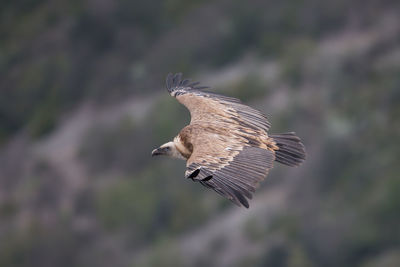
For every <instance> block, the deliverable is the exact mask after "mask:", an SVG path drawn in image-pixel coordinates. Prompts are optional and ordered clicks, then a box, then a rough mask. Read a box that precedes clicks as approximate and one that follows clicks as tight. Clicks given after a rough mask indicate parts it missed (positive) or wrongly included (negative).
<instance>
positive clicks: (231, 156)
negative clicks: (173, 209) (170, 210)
mask: <svg viewBox="0 0 400 267" xmlns="http://www.w3.org/2000/svg"><path fill="white" fill-rule="evenodd" d="M198 84H199V83H198V82H193V83H191V82H190V80H186V79H182V74H181V73H178V74H175V75H173V74H171V73H170V74H168V76H167V80H166V87H167V90H168V92H169V93H170V94H171V96H173V97H175V98H176V99H177V100H178V101H179V102H180V103H182V104H183V105H185V106H186V108H187V109H189V111H190V116H191V121H190V124H189V125H187V126H186V127H184V128H183V129H182V130H181V131H180V132H179V134H178V135H177V136H176V137H175V138H174V139H173V141H171V142H168V143H166V144H163V145H162V146H160V147H159V148H157V149H154V150H153V151H152V155H153V156H156V155H166V156H170V157H174V158H179V159H183V160H186V168H187V169H186V172H185V177H186V178H190V179H192V180H193V181H198V182H200V183H201V184H202V185H204V186H206V187H209V188H212V189H213V190H215V191H216V192H217V193H219V194H220V195H222V196H224V197H226V198H228V199H229V200H231V201H232V202H233V203H235V204H237V205H238V206H241V205H243V206H245V207H246V208H248V207H249V203H248V201H247V199H251V198H252V193H254V192H255V189H256V188H257V187H258V185H259V183H260V181H262V180H264V178H265V177H266V176H267V174H268V171H269V170H270V169H271V168H272V165H273V162H274V160H275V161H277V162H280V163H283V164H286V165H288V166H297V165H299V164H300V163H302V162H303V161H304V160H305V156H306V154H305V149H304V145H303V144H302V143H301V142H300V138H299V137H297V136H296V134H295V133H294V132H289V133H284V134H276V135H268V133H267V132H268V130H269V128H270V123H269V122H268V120H267V117H266V116H264V115H263V114H262V113H261V112H259V111H257V110H255V109H253V108H251V107H249V106H246V105H244V104H243V103H242V102H241V101H240V100H239V99H236V98H232V97H226V96H222V95H217V94H214V93H210V92H206V91H204V90H202V89H204V88H206V87H200V86H198Z"/></svg>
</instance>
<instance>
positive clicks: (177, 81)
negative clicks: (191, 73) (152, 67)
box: [165, 72, 208, 93]
mask: <svg viewBox="0 0 400 267" xmlns="http://www.w3.org/2000/svg"><path fill="white" fill-rule="evenodd" d="M182 76H183V75H182V73H181V72H178V73H176V74H172V73H168V75H167V78H166V81H165V84H166V87H167V90H168V92H169V93H172V92H174V91H175V90H177V89H182V88H185V89H188V90H191V89H197V90H201V89H204V88H208V87H207V86H197V85H198V84H199V82H192V83H190V79H182Z"/></svg>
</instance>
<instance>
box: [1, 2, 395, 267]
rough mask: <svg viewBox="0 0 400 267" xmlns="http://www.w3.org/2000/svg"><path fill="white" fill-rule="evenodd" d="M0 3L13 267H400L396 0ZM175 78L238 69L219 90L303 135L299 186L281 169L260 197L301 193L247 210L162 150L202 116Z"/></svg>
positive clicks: (8, 250) (7, 245) (5, 181)
mask: <svg viewBox="0 0 400 267" xmlns="http://www.w3.org/2000/svg"><path fill="white" fill-rule="evenodd" d="M0 6H1V9H0V40H2V41H1V42H0V90H1V96H0V236H1V240H2V242H0V266H21V267H22V266H44V267H46V266H49V267H50V266H60V267H62V266H93V265H94V266H100V267H101V266H110V265H117V266H188V265H189V266H205V265H207V266H232V265H234V266H275V267H279V266H294V267H297V266H299V267H300V266H301V267H303V266H328V267H329V266H344V267H346V266H360V267H373V266H397V265H398V262H399V257H398V252H399V251H400V238H399V236H400V213H399V212H398V211H399V210H400V182H399V179H398V176H399V175H398V174H399V173H400V166H399V164H397V161H398V158H399V157H400V149H399V147H398V145H397V143H396V140H398V139H399V137H400V125H399V123H398V118H399V117H400V105H399V103H400V90H399V88H400V64H399V62H400V56H399V55H400V54H399V52H398V51H400V38H399V36H400V34H399V29H398V27H397V26H396V25H398V23H396V22H397V21H398V20H394V21H390V18H391V16H392V13H393V12H394V13H396V12H397V11H399V10H400V9H399V3H397V2H396V1H390V0H385V1H358V0H353V1H344V0H340V1H334V2H321V1H317V0H302V1H278V0H273V1H257V0H254V1H253V0H252V1H246V2H243V1H230V2H229V1H222V0H218V1H198V0H190V1H182V0H168V1H159V0H157V1H151V2H150V1H143V0H138V1H126V0H120V1H111V0H104V1H57V3H55V2H54V3H53V2H51V1H48V0H40V1H31V0H23V1H16V2H15V1H3V2H2V3H1V4H0ZM397 13H398V12H397ZM397 13H396V14H397ZM386 20H388V22H387V21H386ZM385 21H386V22H385ZM385 23H386V24H385ZM385 32H388V33H387V34H385ZM249 60H250V61H252V62H255V63H254V64H256V65H255V66H257V67H253V68H249V66H253V65H251V64H248V62H249ZM267 63H268V64H271V63H272V65H274V66H276V74H274V75H273V77H272V78H271V79H269V78H268V77H270V76H268V75H269V74H268V73H266V72H267V71H265V73H264V69H263V67H264V64H267ZM257 64H258V65H257ZM232 66H233V67H232ZM235 68H237V69H240V71H238V72H234V71H235ZM231 69H234V70H233V71H232V73H234V75H230V74H231V72H229V71H230V70H231ZM175 71H182V72H184V73H185V76H188V77H191V76H192V78H196V75H199V76H201V77H206V78H207V77H210V78H217V79H214V80H218V79H221V82H220V84H218V83H217V84H208V83H207V81H206V80H204V81H203V83H204V84H205V85H211V86H215V87H216V88H217V89H221V90H220V92H221V93H223V94H226V95H230V96H233V97H238V98H240V99H241V100H242V101H243V102H245V103H248V104H250V105H252V104H254V103H255V104H256V105H258V108H260V110H263V111H266V110H268V112H271V113H272V116H271V120H272V122H273V125H272V129H271V131H272V132H279V131H289V130H290V131H291V130H296V132H297V133H298V134H299V135H300V136H301V137H302V139H303V140H304V142H305V144H306V147H307V150H308V159H307V162H306V164H305V165H304V166H303V167H301V168H298V169H297V170H296V177H295V178H296V179H291V180H289V179H286V180H285V177H286V176H287V175H288V174H287V173H289V171H286V168H285V171H282V169H284V168H283V167H282V168H279V167H278V168H275V169H274V170H273V171H272V172H271V174H270V176H272V177H269V179H268V181H266V182H265V183H264V187H262V188H260V190H258V191H257V193H256V196H259V197H260V198H259V200H257V197H255V198H256V199H254V200H252V201H254V202H256V201H260V199H262V197H263V196H264V195H268V194H270V193H274V192H273V190H274V188H278V187H285V188H286V186H287V188H288V189H287V190H286V191H284V193H285V194H289V190H290V189H289V188H292V189H291V190H293V192H291V191H290V193H291V194H292V195H290V197H289V199H288V200H286V201H287V202H288V204H287V206H285V205H284V204H282V205H283V207H285V209H284V210H281V211H280V212H278V214H269V213H268V212H266V211H265V210H264V209H263V208H258V210H256V211H257V212H253V213H252V210H251V208H250V210H249V211H245V210H243V211H242V210H239V211H238V209H235V208H233V207H232V205H231V203H229V201H226V200H225V199H222V198H220V197H219V196H218V195H216V194H215V193H214V192H211V191H208V190H206V189H204V188H202V187H201V186H200V185H199V184H195V183H193V182H192V181H190V180H185V179H183V178H182V177H183V173H184V170H185V164H184V163H183V162H180V161H173V160H169V159H163V158H153V159H152V158H151V156H150V152H151V150H152V149H154V148H155V147H157V146H159V145H160V144H162V143H165V142H167V141H169V140H171V139H172V138H173V137H174V136H175V135H176V134H177V132H178V130H179V129H181V128H182V127H184V126H185V125H186V124H187V123H189V121H190V116H189V112H188V111H187V110H186V109H185V108H184V107H183V106H182V105H180V104H179V103H177V102H176V100H175V99H173V98H171V97H169V96H168V95H167V94H166V93H165V91H164V89H162V87H163V80H164V78H165V74H166V73H168V72H175ZM221 73H222V75H221ZM224 73H226V74H227V75H226V76H225V74H224ZM200 74H201V75H200ZM264 74H265V76H264ZM267 74H268V75H267ZM221 76H223V77H221ZM229 77H233V78H232V79H230V78H229ZM225 78H226V80H225ZM211 80H212V79H211ZM227 84H228V85H229V86H227ZM222 89H223V90H222ZM226 89H229V90H228V91H227V90H226ZM160 90H161V91H160ZM159 92H162V93H163V96H162V98H160V97H158V96H159ZM153 98H154V99H153ZM146 99H150V101H149V104H148V108H147V109H145V110H146V112H143V114H136V113H135V112H131V111H126V112H120V111H119V110H120V108H121V103H125V102H126V101H128V102H129V101H132V103H140V104H142V103H141V102H142V100H143V105H145V103H146ZM87 106H90V107H91V108H92V109H93V110H94V112H93V113H91V114H90V115H88V116H87V117H85V116H81V117H80V116H79V115H81V114H82V113H83V111H82V112H81V113H80V112H79V110H80V109H81V108H82V107H84V108H83V110H84V111H85V108H86V107H87ZM275 109H276V110H275ZM105 110H107V111H110V114H106V115H110V116H109V117H107V116H106V115H99V114H98V113H97V111H99V113H101V114H104V113H107V112H104V111H105ZM100 111H101V112H100ZM118 112H120V113H121V114H120V113H118ZM71 114H72V115H73V116H71ZM76 114H77V115H76ZM115 114H119V115H115ZM74 115H76V117H74ZM84 115H85V114H84ZM86 115H87V114H86ZM98 116H102V117H104V118H105V119H104V118H103V119H101V120H99V119H97V118H98ZM82 117H84V118H86V119H84V120H83V123H82ZM66 122H76V123H75V124H74V123H70V124H66ZM65 125H67V126H68V127H64V128H60V126H65ZM59 129H65V133H62V134H60V133H59V131H55V130H59ZM81 130H82V136H80V135H79V134H77V133H80V131H81ZM75 135H77V136H78V137H77V138H76V140H75V139H73V137H74V136H75ZM71 136H72V137H71ZM71 140H75V141H74V142H75V143H74V142H72V141H71ZM282 176H283V177H282ZM289 176H290V175H289ZM289 178H293V177H289ZM271 180H272V181H271ZM282 180H283V181H282ZM269 182H270V183H269ZM267 183H269V184H267ZM267 187H268V190H271V191H272V192H269V191H267V190H266V188H267ZM293 188H294V189H293ZM258 204H260V203H258ZM250 205H251V206H252V202H251V203H250ZM252 207H253V206H252ZM265 209H267V208H265ZM241 220H242V221H243V223H242V224H241V225H242V227H236V228H233V227H232V225H235V223H238V222H240V221H241ZM225 224H226V225H225ZM238 224H239V223H238ZM215 225H216V226H217V227H219V228H216V229H220V230H221V231H217V230H215V229H213V228H212V227H213V226H215ZM239 225H240V224H239ZM210 229H211V230H210ZM196 234H197V236H198V238H199V240H195V241H196V242H190V240H191V239H190V238H193V237H196ZM207 235H212V236H211V237H210V236H207ZM200 237H201V238H200ZM188 240H189V241H188ZM197 241H199V242H197ZM192 243H195V244H194V245H193V244H192ZM182 244H189V245H188V247H187V248H185V247H182V246H183V245H182ZM196 245H197V246H196ZM199 247H201V248H202V249H199ZM185 249H186V250H185ZM191 249H193V251H190V252H191V253H192V254H190V253H187V254H188V255H186V254H185V253H183V251H186V252H187V251H189V250H191ZM198 251H200V252H198ZM232 262H233V263H234V264H233V263H232ZM396 264H397V265H396Z"/></svg>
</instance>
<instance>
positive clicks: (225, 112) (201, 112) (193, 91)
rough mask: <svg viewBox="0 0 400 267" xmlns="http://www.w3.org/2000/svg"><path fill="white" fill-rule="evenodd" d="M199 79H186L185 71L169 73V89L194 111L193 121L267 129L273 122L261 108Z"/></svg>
mask: <svg viewBox="0 0 400 267" xmlns="http://www.w3.org/2000/svg"><path fill="white" fill-rule="evenodd" d="M198 84H199V83H197V82H196V83H190V80H182V74H181V73H177V74H175V75H173V74H171V73H170V74H168V76H167V80H166V86H167V89H168V92H169V93H170V94H171V95H172V96H174V97H175V98H176V99H177V100H178V101H179V102H180V103H182V104H183V105H185V106H186V108H187V109H189V111H190V116H191V123H194V122H199V121H202V122H207V121H209V122H225V123H233V124H239V125H241V126H244V127H247V128H252V129H256V130H262V131H265V132H267V131H268V129H269V127H270V123H269V122H268V120H267V117H266V116H264V115H263V114H262V113H261V112H259V111H258V110H255V109H253V108H251V107H249V106H246V105H244V104H243V103H241V101H240V100H239V99H236V98H233V97H227V96H222V95H218V94H214V93H210V92H206V91H203V90H202V89H204V88H206V87H200V86H198Z"/></svg>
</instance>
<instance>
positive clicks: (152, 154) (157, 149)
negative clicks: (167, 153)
mask: <svg viewBox="0 0 400 267" xmlns="http://www.w3.org/2000/svg"><path fill="white" fill-rule="evenodd" d="M163 151H164V150H163V149H162V148H160V147H159V148H156V149H154V150H153V151H151V156H152V157H154V156H158V155H162V154H164V153H163Z"/></svg>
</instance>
